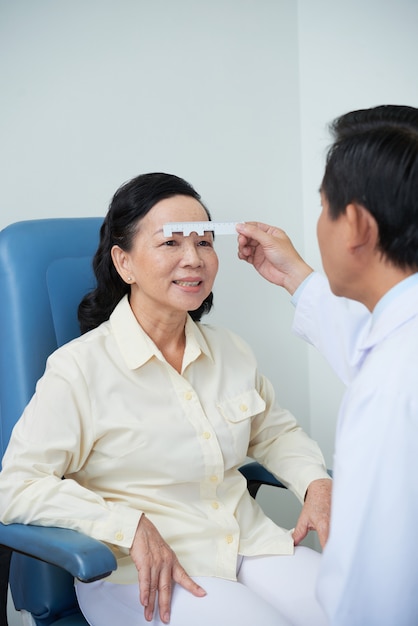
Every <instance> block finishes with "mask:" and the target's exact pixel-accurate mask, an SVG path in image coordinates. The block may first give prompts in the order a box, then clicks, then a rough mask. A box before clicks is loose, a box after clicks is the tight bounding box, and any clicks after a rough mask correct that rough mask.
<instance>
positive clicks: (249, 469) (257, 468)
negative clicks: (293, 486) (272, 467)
mask: <svg viewBox="0 0 418 626" xmlns="http://www.w3.org/2000/svg"><path fill="white" fill-rule="evenodd" d="M239 471H240V472H241V474H242V475H243V476H244V477H245V478H246V479H247V487H248V491H249V492H250V494H251V496H252V497H253V498H255V497H256V495H257V491H258V490H259V488H260V487H261V485H270V486H271V487H280V488H282V489H286V487H285V485H284V484H283V483H281V482H280V480H277V478H275V476H273V474H271V473H270V472H269V471H268V470H266V468H265V467H263V466H262V465H260V463H257V461H252V462H251V463H246V464H245V465H242V466H241V467H240V468H239Z"/></svg>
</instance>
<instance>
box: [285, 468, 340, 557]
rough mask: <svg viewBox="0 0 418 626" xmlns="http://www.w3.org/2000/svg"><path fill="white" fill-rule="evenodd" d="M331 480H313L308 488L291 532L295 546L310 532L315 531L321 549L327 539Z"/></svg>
mask: <svg viewBox="0 0 418 626" xmlns="http://www.w3.org/2000/svg"><path fill="white" fill-rule="evenodd" d="M331 491H332V480H331V479H328V478H321V479H319V480H313V481H312V482H311V484H310V485H309V487H308V490H307V492H306V497H305V503H304V505H303V507H302V511H301V514H300V515H299V519H298V521H297V524H296V527H295V530H294V531H293V540H294V542H295V546H297V545H298V544H299V543H300V542H301V541H302V540H303V539H304V538H305V537H306V535H307V534H308V532H309V531H310V530H316V532H317V533H318V539H319V543H320V544H321V546H322V548H324V547H325V544H326V542H327V539H328V534H329V522H330V517H331Z"/></svg>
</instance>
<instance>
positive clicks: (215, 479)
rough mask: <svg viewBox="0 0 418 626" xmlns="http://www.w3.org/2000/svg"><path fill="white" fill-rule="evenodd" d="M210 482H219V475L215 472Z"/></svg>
mask: <svg viewBox="0 0 418 626" xmlns="http://www.w3.org/2000/svg"><path fill="white" fill-rule="evenodd" d="M210 482H211V483H217V482H218V477H217V476H215V474H214V475H213V476H211V477H210Z"/></svg>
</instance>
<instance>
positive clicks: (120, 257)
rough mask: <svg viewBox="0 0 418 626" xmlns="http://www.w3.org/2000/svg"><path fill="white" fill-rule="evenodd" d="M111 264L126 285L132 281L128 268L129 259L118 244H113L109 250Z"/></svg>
mask: <svg viewBox="0 0 418 626" xmlns="http://www.w3.org/2000/svg"><path fill="white" fill-rule="evenodd" d="M111 255H112V261H113V265H114V266H115V268H116V271H117V273H118V274H119V276H120V277H121V279H122V280H123V281H124V282H125V283H127V284H128V285H129V284H131V283H132V281H133V278H132V276H131V270H130V260H129V256H128V255H127V253H126V252H125V251H124V250H122V248H120V247H119V246H113V247H112V250H111Z"/></svg>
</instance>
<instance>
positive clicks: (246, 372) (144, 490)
mask: <svg viewBox="0 0 418 626" xmlns="http://www.w3.org/2000/svg"><path fill="white" fill-rule="evenodd" d="M247 455H248V456H250V457H253V458H254V459H257V460H259V461H260V462H262V463H263V464H264V465H265V466H266V467H268V468H269V469H270V470H271V471H273V472H274V473H275V474H276V475H277V476H278V477H279V478H280V479H281V480H282V481H283V482H284V483H285V484H287V485H288V486H289V487H290V489H292V491H293V492H294V493H295V494H296V496H297V497H298V498H299V499H300V500H301V501H302V500H303V497H304V495H305V492H306V489H307V487H308V485H309V483H310V482H311V481H312V480H315V479H317V478H325V477H327V473H326V469H325V466H324V461H323V457H322V455H321V452H320V450H319V448H318V446H317V444H316V443H315V442H314V441H312V440H311V439H310V438H309V437H308V436H307V435H306V434H305V433H304V432H303V431H302V430H301V428H300V427H299V426H298V424H297V423H296V421H295V418H294V417H293V416H292V415H291V414H290V413H289V412H288V411H286V410H284V409H281V408H280V407H279V406H278V405H277V404H276V401H275V397H274V392H273V389H272V386H271V384H270V383H269V382H268V380H266V379H265V378H264V377H263V376H261V375H260V374H259V372H258V371H257V364H256V361H255V358H254V356H253V354H252V352H251V350H250V349H249V348H248V346H247V345H246V344H245V343H244V342H243V341H242V340H241V339H240V338H239V337H237V336H236V335H234V334H233V333H231V332H230V331H228V330H224V329H221V328H214V327H212V326H209V325H204V324H201V323H198V324H197V323H194V322H193V321H192V320H191V318H188V320H187V324H186V349H185V353H184V360H183V366H182V372H181V374H179V373H178V372H177V371H176V370H175V369H174V368H172V367H171V366H170V365H169V364H168V363H167V362H166V360H165V359H164V357H163V356H162V354H161V353H160V351H159V350H158V349H157V347H156V346H155V344H154V343H153V342H152V341H151V339H150V338H149V337H148V336H147V335H146V334H145V333H144V331H143V330H142V329H141V327H140V326H139V324H138V323H137V321H136V319H135V317H134V315H133V313H132V311H131V308H130V305H129V302H128V300H127V298H126V297H125V298H124V299H123V300H122V301H121V302H120V303H119V304H118V306H117V307H116V309H115V310H114V312H113V314H112V315H111V317H110V319H109V321H108V322H105V323H104V324H102V325H101V326H99V327H98V328H96V329H95V330H93V331H91V332H89V333H86V334H85V335H83V336H82V337H80V338H78V339H75V340H74V341H72V342H70V343H68V344H66V345H65V346H63V347H62V348H60V349H58V350H57V351H56V352H55V353H54V354H53V355H52V356H51V357H50V358H49V360H48V363H47V367H46V371H45V374H44V375H43V377H42V378H41V379H40V381H39V382H38V384H37V388H36V392H35V395H34V396H33V398H32V400H31V402H30V403H29V405H28V406H27V408H26V410H25V412H24V414H23V416H22V417H21V419H20V420H19V422H18V424H17V425H16V427H15V429H14V432H13V434H12V437H11V440H10V444H9V447H8V449H7V451H6V454H5V456H4V461H3V470H2V472H1V474H0V501H1V521H2V522H4V523H10V522H23V523H32V524H40V525H52V526H60V527H66V528H72V529H75V530H79V531H81V532H84V533H86V534H88V535H90V536H92V537H95V538H97V539H100V540H102V541H105V542H107V543H108V544H110V546H111V547H112V549H113V550H114V551H115V554H116V556H117V558H118V570H117V571H116V572H114V573H113V574H112V575H111V577H110V578H111V580H112V581H113V582H120V583H134V582H136V581H137V572H136V569H135V566H134V564H133V562H132V560H131V558H130V556H129V548H130V546H131V544H132V541H133V538H134V534H135V531H136V528H137V525H138V522H139V519H140V517H141V515H142V513H145V514H146V515H147V516H148V518H149V519H150V520H151V521H152V522H153V523H154V524H155V526H156V527H157V528H158V530H159V532H160V533H161V535H162V536H163V537H164V539H165V540H166V541H167V542H168V543H169V544H170V545H171V547H172V548H173V550H174V551H175V553H176V554H177V556H178V558H179V560H180V563H181V564H182V565H183V567H185V569H186V571H187V572H188V573H189V574H190V575H201V576H219V577H224V578H228V579H235V574H236V563H237V555H238V554H242V555H257V554H291V553H292V552H293V541H292V537H291V533H290V531H287V530H284V529H281V528H279V527H278V526H277V525H276V524H274V523H273V522H272V521H271V520H270V519H269V518H267V517H266V516H265V515H264V513H263V512H262V510H261V508H260V507H259V505H258V504H257V503H256V502H255V501H254V500H253V499H252V498H251V497H250V495H249V493H248V491H247V489H246V481H245V479H244V478H243V476H242V475H241V473H240V472H239V471H238V468H239V466H240V465H242V464H243V463H244V462H245V460H246V457H247ZM63 476H65V480H62V477H63Z"/></svg>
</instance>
